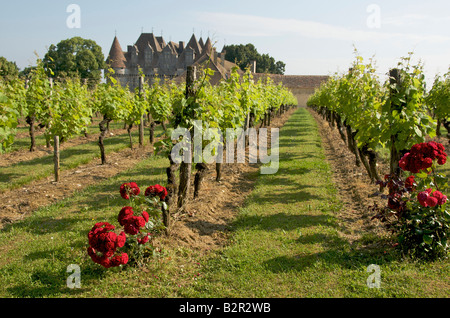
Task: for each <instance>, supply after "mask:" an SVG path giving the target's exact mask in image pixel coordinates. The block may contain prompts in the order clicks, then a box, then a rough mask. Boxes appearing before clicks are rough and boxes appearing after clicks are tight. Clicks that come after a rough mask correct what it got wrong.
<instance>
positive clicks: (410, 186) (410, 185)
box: [405, 176, 414, 191]
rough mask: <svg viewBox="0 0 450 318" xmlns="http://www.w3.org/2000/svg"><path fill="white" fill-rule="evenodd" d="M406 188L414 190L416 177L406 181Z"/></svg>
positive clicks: (410, 177)
mask: <svg viewBox="0 0 450 318" xmlns="http://www.w3.org/2000/svg"><path fill="white" fill-rule="evenodd" d="M405 188H406V189H408V190H409V191H411V190H412V189H413V188H414V176H409V177H408V178H406V180H405Z"/></svg>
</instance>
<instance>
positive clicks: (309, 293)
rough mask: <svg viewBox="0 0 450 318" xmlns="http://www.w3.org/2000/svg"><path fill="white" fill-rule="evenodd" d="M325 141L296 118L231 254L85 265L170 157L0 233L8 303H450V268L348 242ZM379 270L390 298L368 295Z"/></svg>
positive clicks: (242, 219) (240, 221) (188, 253)
mask: <svg viewBox="0 0 450 318" xmlns="http://www.w3.org/2000/svg"><path fill="white" fill-rule="evenodd" d="M318 136H319V135H318V132H317V124H316V123H315V121H314V119H313V118H312V117H311V115H310V114H309V113H308V111H307V110H306V109H303V108H300V109H299V110H298V111H296V112H295V113H294V114H293V116H292V117H291V118H290V119H289V121H288V122H287V123H286V124H285V126H284V127H283V128H282V129H281V130H280V168H279V171H278V172H277V173H276V174H274V175H259V174H257V175H256V174H255V175H252V176H251V177H252V178H254V179H255V180H256V186H255V189H254V191H253V192H252V194H251V195H250V197H249V198H248V199H247V202H246V204H245V205H244V206H243V207H241V208H240V210H239V216H238V217H237V219H236V220H235V222H233V224H230V229H231V234H230V240H229V245H228V246H226V247H225V248H223V249H221V250H217V251H213V252H211V253H209V254H207V255H206V256H204V255H202V254H199V253H198V252H196V251H194V250H191V249H187V248H173V247H170V246H167V247H166V248H165V249H164V254H163V255H162V256H161V257H160V258H158V259H154V260H151V261H150V262H149V263H148V264H147V265H146V266H145V267H144V268H137V269H133V268H129V269H126V270H120V269H119V268H114V269H110V270H105V269H103V268H101V267H99V266H98V265H96V264H93V263H92V262H91V261H90V259H89V257H88V256H87V255H86V252H85V251H86V247H87V242H86V241H87V238H86V234H87V232H88V231H89V229H90V228H91V227H92V225H93V224H94V223H95V222H100V221H108V222H111V223H116V221H117V213H118V211H119V210H120V208H121V207H122V206H123V201H122V200H121V198H120V197H119V196H118V195H117V193H118V185H120V184H121V183H122V182H126V181H129V180H134V181H136V182H137V183H138V184H142V185H143V186H144V185H150V184H154V183H159V182H165V181H164V180H165V170H164V169H165V167H166V166H167V159H163V158H161V157H152V158H149V159H146V160H143V161H141V162H140V163H139V164H138V165H136V166H135V167H133V168H131V169H129V170H127V171H125V172H123V173H121V174H120V175H118V176H116V177H114V178H111V179H109V180H105V181H104V182H101V183H99V184H95V185H92V186H90V187H88V188H86V189H84V190H83V191H80V192H78V193H76V194H74V195H73V196H72V197H70V198H67V199H64V200H62V201H61V202H59V203H57V204H54V205H52V206H50V207H47V208H45V209H41V210H39V211H36V212H35V213H34V214H33V215H32V216H30V217H29V218H27V219H25V220H23V221H20V222H18V223H16V224H13V225H10V226H8V227H6V228H5V229H4V230H2V231H0V277H1V282H2V284H0V297H145V298H149V297H150V298H152V297H155V298H157V297H188V298H191V297H220V298H221V297H250V298H252V297H289V298H291V297H293V298H297V297H448V296H449V293H448V291H449V290H450V278H449V277H450V267H449V262H448V260H447V261H442V262H434V263H427V264H420V263H414V262H411V261H407V260H402V259H400V257H399V256H398V255H397V254H396V253H395V252H394V251H393V250H371V249H367V248H364V246H362V244H359V243H358V242H357V243H356V244H353V245H350V244H349V242H348V241H346V240H345V239H344V238H342V237H341V236H340V234H339V233H340V231H341V230H342V229H340V228H339V226H338V225H337V224H338V222H337V220H336V217H335V212H336V211H338V210H339V209H340V207H341V202H340V201H339V197H338V193H337V191H336V190H335V187H334V185H333V183H332V181H331V172H330V167H329V165H328V164H327V163H326V161H325V156H324V152H323V149H322V146H321V140H320V137H318ZM70 264H77V265H79V266H80V268H81V284H82V288H80V289H69V288H67V286H66V279H67V276H68V274H67V271H66V269H67V266H68V265H70ZM370 264H376V265H378V266H379V267H380V270H381V277H380V278H381V288H380V289H378V288H368V286H367V278H368V277H369V275H370V273H367V267H368V266H369V265H370Z"/></svg>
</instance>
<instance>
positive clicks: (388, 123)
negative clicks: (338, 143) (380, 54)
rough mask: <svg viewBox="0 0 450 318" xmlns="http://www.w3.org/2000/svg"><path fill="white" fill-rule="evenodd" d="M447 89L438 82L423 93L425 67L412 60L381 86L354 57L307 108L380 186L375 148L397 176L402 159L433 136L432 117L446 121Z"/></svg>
mask: <svg viewBox="0 0 450 318" xmlns="http://www.w3.org/2000/svg"><path fill="white" fill-rule="evenodd" d="M449 84H450V82H449V81H448V79H446V81H444V82H443V81H440V80H438V79H437V80H436V82H435V85H434V87H433V88H432V89H431V90H430V92H427V91H426V83H425V76H424V74H423V66H422V64H421V63H418V64H417V65H411V55H410V56H408V57H406V58H402V59H401V61H400V62H399V63H398V66H397V68H395V69H392V70H391V71H390V73H389V78H388V80H386V81H385V83H381V81H380V79H379V77H378V75H377V71H376V69H375V67H374V66H373V65H372V61H369V62H368V63H364V61H363V58H362V57H360V56H357V57H356V60H355V61H354V63H353V65H352V67H351V68H350V69H349V71H348V72H347V73H346V74H343V75H339V74H335V75H334V76H332V77H331V78H330V79H329V80H328V81H327V82H326V83H324V84H323V85H322V86H321V87H320V88H319V89H318V90H316V92H315V93H314V94H313V95H312V96H311V97H310V98H309V100H308V103H307V104H308V106H310V107H311V108H314V109H315V110H317V111H318V112H319V113H321V114H322V115H323V117H324V118H326V119H327V120H328V121H329V122H330V125H331V126H333V127H334V126H336V127H337V129H338V130H339V133H340V135H341V137H342V139H343V140H344V142H345V143H346V144H347V146H348V148H349V149H350V150H351V151H352V153H353V154H354V155H355V161H356V164H357V165H358V166H359V165H360V164H361V163H362V164H363V165H364V167H365V168H366V170H367V172H368V175H369V177H370V178H371V180H372V181H375V180H377V181H379V180H380V176H379V174H378V171H377V169H376V164H377V153H376V152H377V149H379V148H380V147H381V148H386V149H388V150H389V152H390V173H391V174H392V173H396V174H400V169H399V167H398V161H399V160H400V158H401V156H402V155H403V154H404V153H405V152H406V151H407V150H408V149H410V148H411V146H412V145H414V144H417V143H421V142H424V141H425V138H426V137H427V136H428V137H434V136H435V135H436V127H437V125H436V122H437V120H436V118H438V119H439V120H440V121H442V120H444V121H445V120H448V116H449V110H448V109H449V104H448V97H446V96H447V95H445V94H444V93H443V92H446V90H448V89H449V88H450V86H449ZM443 87H445V89H443ZM439 88H442V89H441V90H439ZM433 117H434V118H433Z"/></svg>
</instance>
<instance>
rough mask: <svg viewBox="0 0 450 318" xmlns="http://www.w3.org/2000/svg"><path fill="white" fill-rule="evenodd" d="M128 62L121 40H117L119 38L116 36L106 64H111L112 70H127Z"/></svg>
mask: <svg viewBox="0 0 450 318" xmlns="http://www.w3.org/2000/svg"><path fill="white" fill-rule="evenodd" d="M126 61H127V59H126V58H125V55H124V54H123V51H122V47H121V46H120V43H119V40H118V39H117V36H115V37H114V41H113V44H112V45H111V50H110V51H109V55H108V59H107V60H106V63H108V64H110V65H111V67H112V68H126V67H127V66H126V65H125V63H126Z"/></svg>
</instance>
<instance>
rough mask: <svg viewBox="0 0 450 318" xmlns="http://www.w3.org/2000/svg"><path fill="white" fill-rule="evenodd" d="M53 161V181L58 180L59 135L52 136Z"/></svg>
mask: <svg viewBox="0 0 450 318" xmlns="http://www.w3.org/2000/svg"><path fill="white" fill-rule="evenodd" d="M53 161H54V165H55V182H59V172H60V155H59V136H58V135H55V136H54V137H53Z"/></svg>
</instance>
